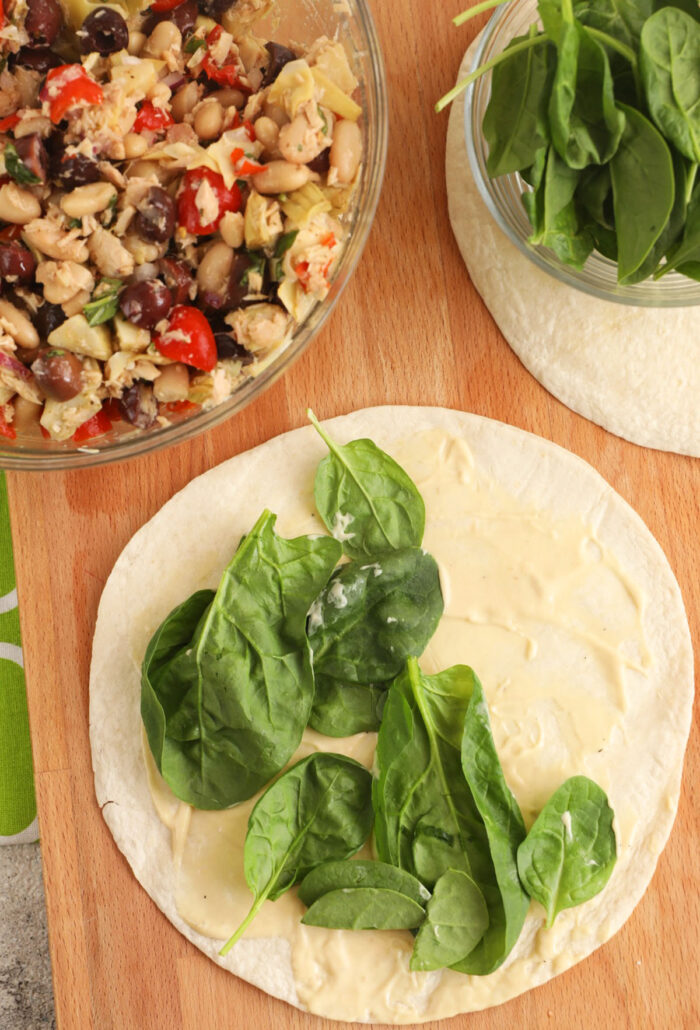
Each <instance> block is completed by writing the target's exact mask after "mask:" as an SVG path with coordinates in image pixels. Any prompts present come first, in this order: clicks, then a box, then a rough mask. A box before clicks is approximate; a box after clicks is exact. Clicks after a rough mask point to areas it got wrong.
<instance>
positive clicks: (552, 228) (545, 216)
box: [530, 147, 593, 268]
mask: <svg viewBox="0 0 700 1030" xmlns="http://www.w3.org/2000/svg"><path fill="white" fill-rule="evenodd" d="M580 176H581V173H580V172H579V171H577V170H576V169H573V168H569V167H568V165H567V164H566V163H565V162H564V161H562V159H561V157H560V156H559V154H558V153H557V152H556V150H555V149H554V147H550V148H549V152H548V155H547V165H546V168H545V173H544V183H543V185H542V188H541V199H537V200H536V201H535V205H536V206H537V205H538V204H541V205H542V208H541V213H542V214H541V219H542V220H541V224H540V226H539V230H538V231H536V232H533V234H532V235H531V236H530V243H532V244H535V245H537V244H540V245H541V246H543V247H551V249H552V250H553V251H554V253H555V254H556V255H557V257H558V258H559V259H560V260H561V261H564V262H565V263H566V264H569V265H573V266H574V267H576V268H582V267H583V265H584V264H585V262H586V259H587V258H588V256H589V254H590V253H591V251H592V250H593V237H592V236H591V234H590V233H589V232H588V230H587V229H586V228H585V226H583V225H582V224H581V220H580V218H579V214H578V211H577V209H576V205H575V203H574V194H575V193H576V187H577V185H578V183H579V180H580ZM537 192H538V193H540V190H538V191H537Z"/></svg>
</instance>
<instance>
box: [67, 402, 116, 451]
mask: <svg viewBox="0 0 700 1030" xmlns="http://www.w3.org/2000/svg"><path fill="white" fill-rule="evenodd" d="M111 428H112V423H111V422H110V420H109V415H108V414H107V413H106V411H104V410H103V409H102V408H100V410H99V411H97V412H95V414H94V415H93V416H92V418H89V419H88V420H87V422H83V424H82V425H81V426H78V428H77V429H76V431H75V432H74V433H73V437H72V439H73V440H74V442H75V443H82V442H83V440H91V439H92V437H93V436H102V435H103V434H104V433H108V432H109V431H110V429H111Z"/></svg>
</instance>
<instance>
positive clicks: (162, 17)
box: [141, 0, 199, 38]
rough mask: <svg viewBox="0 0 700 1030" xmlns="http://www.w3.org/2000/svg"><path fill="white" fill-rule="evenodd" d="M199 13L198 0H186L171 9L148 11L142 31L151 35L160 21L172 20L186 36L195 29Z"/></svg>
mask: <svg viewBox="0 0 700 1030" xmlns="http://www.w3.org/2000/svg"><path fill="white" fill-rule="evenodd" d="M198 14H199V8H198V7H197V0H185V2H184V3H183V4H178V5H177V7H173V9H172V10H171V11H148V13H147V15H146V21H145V22H144V24H143V26H142V29H141V31H142V32H145V33H146V35H147V36H150V34H151V33H152V32H153V30H154V28H155V27H156V25H158V24H159V22H161V21H170V22H172V23H173V25H175V27H176V28H178V29H179V30H180V32H181V34H182V36H183V38H184V37H185V36H187V35H189V33H190V32H192V30H193V29H194V23H195V22H196V20H197V15H198Z"/></svg>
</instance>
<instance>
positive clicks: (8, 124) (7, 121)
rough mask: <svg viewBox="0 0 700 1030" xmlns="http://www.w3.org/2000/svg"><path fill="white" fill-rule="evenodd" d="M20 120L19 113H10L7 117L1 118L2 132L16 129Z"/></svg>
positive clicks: (0, 126) (0, 129)
mask: <svg viewBox="0 0 700 1030" xmlns="http://www.w3.org/2000/svg"><path fill="white" fill-rule="evenodd" d="M18 121H19V115H18V114H8V116H7V118H2V119H0V132H9V131H10V129H14V127H15V125H16V124H17V122H18Z"/></svg>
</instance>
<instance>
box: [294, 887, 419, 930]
mask: <svg viewBox="0 0 700 1030" xmlns="http://www.w3.org/2000/svg"><path fill="white" fill-rule="evenodd" d="M424 918H425V909H424V908H423V907H422V906H421V905H418V904H417V903H416V902H415V901H413V899H412V898H407V897H406V895H405V894H399V893H398V891H393V890H388V889H387V888H386V887H345V888H343V889H342V890H335V891H329V892H328V893H327V894H324V895H323V896H322V897H320V898H319V899H318V901H315V902H314V903H313V905H312V906H311V908H309V909H308V911H307V912H305V913H304V916H303V918H302V920H301V921H302V923H306V925H307V926H329V927H331V928H332V929H334V930H413V929H415V927H417V926H420V924H421V923H422V922H423V920H424Z"/></svg>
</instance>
